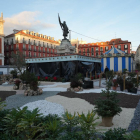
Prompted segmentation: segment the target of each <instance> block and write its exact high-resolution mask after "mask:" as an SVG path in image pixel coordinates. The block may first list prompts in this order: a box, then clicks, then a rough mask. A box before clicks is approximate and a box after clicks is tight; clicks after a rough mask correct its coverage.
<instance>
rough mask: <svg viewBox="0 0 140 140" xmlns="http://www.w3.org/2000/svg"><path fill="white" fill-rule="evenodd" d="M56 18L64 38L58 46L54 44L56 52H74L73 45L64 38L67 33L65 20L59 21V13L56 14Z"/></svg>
mask: <svg viewBox="0 0 140 140" xmlns="http://www.w3.org/2000/svg"><path fill="white" fill-rule="evenodd" d="M58 20H59V24H60V27H61V29H62V31H63V36H64V39H62V41H61V44H60V46H56V50H57V54H60V55H67V54H74V53H75V46H72V45H71V43H70V41H69V40H68V39H67V38H66V37H67V36H68V33H69V29H68V27H67V24H66V22H65V21H64V22H63V23H61V20H60V17H59V14H58Z"/></svg>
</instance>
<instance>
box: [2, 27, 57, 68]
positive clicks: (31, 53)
mask: <svg viewBox="0 0 140 140" xmlns="http://www.w3.org/2000/svg"><path fill="white" fill-rule="evenodd" d="M58 45H59V42H58V41H55V40H54V38H53V37H50V36H46V35H42V34H38V33H34V32H33V31H32V32H29V30H21V31H18V30H14V33H13V34H10V35H8V36H6V37H5V38H4V55H5V65H9V64H10V58H11V53H12V52H14V53H15V54H17V52H22V53H23V55H24V56H25V58H37V57H47V56H55V55H57V52H56V49H55V47H56V46H58Z"/></svg>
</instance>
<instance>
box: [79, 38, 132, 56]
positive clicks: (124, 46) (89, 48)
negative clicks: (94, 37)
mask: <svg viewBox="0 0 140 140" xmlns="http://www.w3.org/2000/svg"><path fill="white" fill-rule="evenodd" d="M113 46H114V47H115V48H118V49H120V50H122V51H124V52H126V53H128V54H129V53H131V42H129V41H128V40H121V38H117V39H112V40H110V41H106V42H96V43H88V44H80V45H79V46H78V53H79V54H81V55H86V56H93V57H97V56H99V55H102V54H103V53H105V52H107V51H108V50H110V49H111V48H112V47H113Z"/></svg>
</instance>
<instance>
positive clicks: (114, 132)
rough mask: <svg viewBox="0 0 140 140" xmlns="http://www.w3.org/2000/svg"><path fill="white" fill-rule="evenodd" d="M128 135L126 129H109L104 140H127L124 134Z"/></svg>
mask: <svg viewBox="0 0 140 140" xmlns="http://www.w3.org/2000/svg"><path fill="white" fill-rule="evenodd" d="M125 133H126V129H122V128H114V129H109V130H108V131H107V132H105V133H104V138H103V140H126V138H124V136H123V135H124V134H125Z"/></svg>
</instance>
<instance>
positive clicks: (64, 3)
mask: <svg viewBox="0 0 140 140" xmlns="http://www.w3.org/2000/svg"><path fill="white" fill-rule="evenodd" d="M1 12H3V17H4V20H5V23H4V34H5V35H8V34H11V33H12V32H13V29H18V30H27V29H28V30H30V31H34V32H38V33H39V34H43V35H47V36H51V37H54V38H55V40H58V39H63V36H62V30H61V28H60V25H59V21H58V13H59V15H60V19H61V22H63V21H66V24H67V26H68V28H69V30H71V39H77V38H78V39H79V40H81V39H82V40H84V41H87V43H92V42H101V41H110V40H111V39H114V38H121V39H122V40H128V41H130V42H131V45H132V50H133V51H135V50H136V49H137V47H138V45H139V44H140V0H0V13H1ZM75 32H76V33H75ZM77 33H79V34H77ZM80 34H82V35H80ZM83 35H84V36H83ZM86 36H88V37H86Z"/></svg>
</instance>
